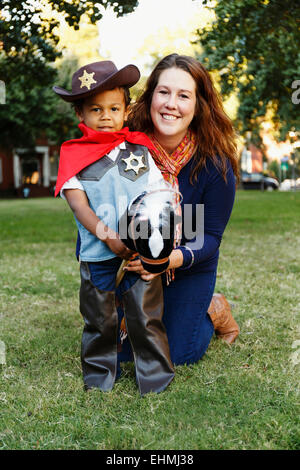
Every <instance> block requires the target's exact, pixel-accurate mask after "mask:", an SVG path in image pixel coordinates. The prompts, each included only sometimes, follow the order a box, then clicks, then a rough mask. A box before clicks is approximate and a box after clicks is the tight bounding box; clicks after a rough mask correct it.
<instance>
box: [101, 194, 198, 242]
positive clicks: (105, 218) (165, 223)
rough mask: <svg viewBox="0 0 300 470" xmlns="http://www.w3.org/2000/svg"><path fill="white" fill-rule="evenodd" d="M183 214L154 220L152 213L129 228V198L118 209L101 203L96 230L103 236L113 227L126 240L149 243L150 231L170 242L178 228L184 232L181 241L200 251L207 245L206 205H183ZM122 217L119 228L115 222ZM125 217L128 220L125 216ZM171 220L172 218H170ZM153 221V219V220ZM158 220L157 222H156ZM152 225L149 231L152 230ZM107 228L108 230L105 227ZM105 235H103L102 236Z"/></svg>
mask: <svg viewBox="0 0 300 470" xmlns="http://www.w3.org/2000/svg"><path fill="white" fill-rule="evenodd" d="M182 209H183V210H182V214H183V215H178V214H177V213H174V212H172V211H171V212H170V213H168V212H167V215H166V214H165V213H163V211H162V213H161V214H160V215H159V216H158V217H152V216H153V211H151V214H149V221H148V218H144V217H141V218H138V217H137V218H136V220H134V223H133V224H130V225H128V220H130V214H129V217H128V214H127V198H126V196H125V197H119V200H118V207H117V208H116V207H115V206H114V205H113V204H108V203H106V204H100V205H99V206H98V207H97V210H96V215H97V216H98V217H99V218H100V220H101V222H102V224H104V227H103V225H102V224H101V226H100V224H99V227H97V233H99V235H100V234H102V235H104V234H105V230H106V227H111V228H113V229H114V230H115V231H116V232H117V231H118V233H119V235H120V238H121V239H122V240H126V239H128V238H133V239H135V240H137V239H139V238H140V239H142V240H147V239H149V238H150V236H151V229H152V230H153V229H155V228H158V229H159V230H160V232H161V234H162V237H163V239H165V240H169V239H170V238H173V236H174V234H173V233H171V227H176V226H179V227H180V229H181V238H184V239H185V240H186V245H187V246H189V247H190V248H191V249H193V250H200V249H201V248H202V247H203V244H204V204H196V206H195V205H194V204H183V206H182ZM119 214H123V216H122V217H120V220H119V225H118V227H116V226H115V223H116V222H115V221H116V220H118V218H119V217H118V215H119ZM124 214H125V215H126V217H124ZM168 217H169V218H168ZM151 219H152V220H151ZM153 221H155V223H153ZM149 222H150V228H151V229H150V231H149ZM105 226H106V227H105ZM102 232H103V233H102Z"/></svg>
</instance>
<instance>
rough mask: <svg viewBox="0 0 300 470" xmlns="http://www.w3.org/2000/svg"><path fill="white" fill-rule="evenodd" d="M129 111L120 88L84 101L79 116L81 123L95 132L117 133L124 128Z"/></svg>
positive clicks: (78, 112) (97, 94) (103, 92)
mask: <svg viewBox="0 0 300 470" xmlns="http://www.w3.org/2000/svg"><path fill="white" fill-rule="evenodd" d="M127 114H128V109H126V107H125V97H124V91H123V90H122V89H120V88H114V89H113V90H105V91H102V92H101V93H96V94H95V95H92V96H90V97H88V98H86V99H85V100H84V103H83V105H82V108H81V111H77V115H78V117H79V119H80V121H81V122H84V124H85V125H86V126H88V127H90V128H91V129H94V130H95V131H105V132H115V131H119V130H121V129H122V128H123V125H124V121H125V120H126V119H127Z"/></svg>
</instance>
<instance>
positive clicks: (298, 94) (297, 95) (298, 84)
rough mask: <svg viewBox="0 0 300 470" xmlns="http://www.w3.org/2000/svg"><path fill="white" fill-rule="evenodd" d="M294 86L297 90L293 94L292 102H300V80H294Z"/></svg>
mask: <svg viewBox="0 0 300 470" xmlns="http://www.w3.org/2000/svg"><path fill="white" fill-rule="evenodd" d="M292 88H293V89H294V88H296V91H294V93H293V94H292V103H293V104H299V103H300V80H294V81H293V83H292Z"/></svg>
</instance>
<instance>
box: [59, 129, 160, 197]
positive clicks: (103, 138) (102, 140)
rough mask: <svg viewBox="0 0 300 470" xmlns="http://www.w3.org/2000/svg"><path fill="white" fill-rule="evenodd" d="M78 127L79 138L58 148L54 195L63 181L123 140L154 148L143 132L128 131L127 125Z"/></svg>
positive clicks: (150, 148)
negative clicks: (112, 129)
mask: <svg viewBox="0 0 300 470" xmlns="http://www.w3.org/2000/svg"><path fill="white" fill-rule="evenodd" d="M78 127H79V129H80V130H81V131H82V133H83V136H82V137H80V139H73V140H68V141H67V142H64V143H63V144H62V146H61V149H60V159H59V168H58V175H57V180H56V187H55V197H56V196H57V195H58V194H59V191H60V190H61V188H62V186H63V185H64V183H65V182H66V181H68V180H69V179H70V178H72V176H75V175H77V173H79V172H80V171H81V170H83V168H85V167H87V166H88V165H91V164H92V163H94V162H95V161H97V160H99V159H100V158H102V157H104V155H106V154H108V153H109V152H110V151H111V150H113V149H114V148H115V147H117V146H118V145H120V144H121V143H122V142H124V141H125V140H127V141H128V142H131V143H132V144H138V145H144V146H145V147H148V149H149V150H155V147H154V145H153V143H152V142H151V140H150V139H149V137H147V136H146V135H145V134H143V132H130V131H129V129H128V127H124V128H123V129H121V130H120V131H118V132H102V131H94V130H93V129H90V128H89V127H87V126H86V125H85V124H83V123H80V124H79V125H78Z"/></svg>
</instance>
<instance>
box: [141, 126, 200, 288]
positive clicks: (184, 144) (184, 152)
mask: <svg viewBox="0 0 300 470" xmlns="http://www.w3.org/2000/svg"><path fill="white" fill-rule="evenodd" d="M148 137H149V139H150V140H151V142H152V143H153V144H154V146H155V148H156V150H155V151H153V150H150V152H151V155H152V157H153V159H154V160H155V163H156V165H157V167H158V168H159V169H160V171H161V173H162V175H163V177H164V179H165V181H167V182H168V183H170V184H171V185H172V188H173V189H174V190H175V191H177V192H179V183H178V178H177V176H178V174H179V173H180V171H181V170H182V168H183V167H184V166H185V165H186V164H187V163H188V162H189V161H190V159H191V158H192V156H193V155H194V153H195V151H196V148H197V143H196V135H195V134H194V133H193V132H192V131H191V130H190V129H189V130H188V131H187V133H186V135H185V137H184V138H183V140H182V141H181V142H180V144H179V145H178V147H177V148H176V149H175V150H174V151H173V152H172V153H171V154H169V153H168V152H166V150H165V149H164V148H163V147H162V146H161V145H160V143H159V142H158V140H157V139H156V138H155V137H154V135H153V134H149V135H148ZM179 202H180V195H179V194H177V195H176V201H175V203H176V206H177V209H176V212H177V215H179V216H181V206H180V204H179ZM181 228H182V227H181V224H178V225H177V227H176V233H175V241H174V246H175V247H176V246H179V245H180V241H181ZM171 280H174V269H172V270H171V272H168V271H167V283H168V284H169V282H170V281H171Z"/></svg>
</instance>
